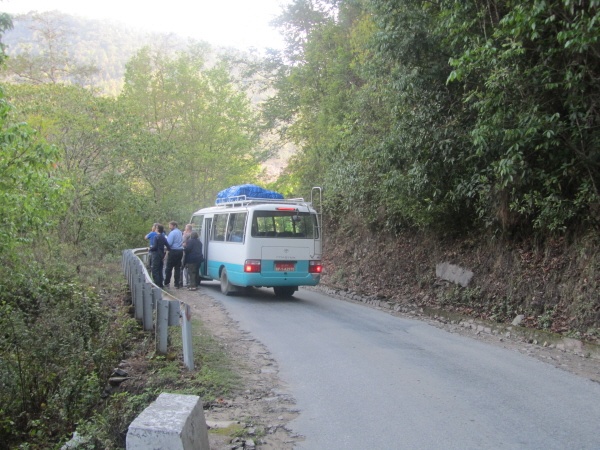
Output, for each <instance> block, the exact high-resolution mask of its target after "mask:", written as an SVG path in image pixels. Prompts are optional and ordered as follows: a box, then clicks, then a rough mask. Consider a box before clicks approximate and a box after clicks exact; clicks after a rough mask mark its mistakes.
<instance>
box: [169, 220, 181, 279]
mask: <svg viewBox="0 0 600 450" xmlns="http://www.w3.org/2000/svg"><path fill="white" fill-rule="evenodd" d="M169 229H170V230H171V232H170V233H169V236H167V242H168V243H169V247H170V249H171V250H170V251H169V253H168V255H167V268H166V273H165V287H169V283H170V282H171V275H172V272H173V269H175V288H177V289H180V288H181V287H182V283H181V258H183V236H182V234H181V231H180V230H179V228H177V222H175V221H171V222H169Z"/></svg>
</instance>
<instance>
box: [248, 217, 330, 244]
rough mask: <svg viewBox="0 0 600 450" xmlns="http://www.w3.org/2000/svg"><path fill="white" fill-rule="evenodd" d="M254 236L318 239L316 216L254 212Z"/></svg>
mask: <svg viewBox="0 0 600 450" xmlns="http://www.w3.org/2000/svg"><path fill="white" fill-rule="evenodd" d="M252 236H253V237H271V238H299V239H314V238H318V237H319V236H318V232H317V218H316V215H315V214H310V213H307V212H306V213H305V212H300V213H299V212H296V211H254V215H253V217H252Z"/></svg>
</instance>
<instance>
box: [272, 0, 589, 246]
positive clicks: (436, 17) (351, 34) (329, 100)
mask: <svg viewBox="0 0 600 450" xmlns="http://www.w3.org/2000/svg"><path fill="white" fill-rule="evenodd" d="M597 14H598V4H597V2H595V1H594V2H587V3H581V4H574V3H572V2H570V1H568V0H565V1H557V2H550V3H548V2H545V1H539V0H529V1H527V2H525V3H523V2H518V3H514V2H510V1H506V2H492V3H490V2H480V1H477V0H470V1H468V2H463V3H460V4H458V3H456V2H438V3H431V2H422V1H416V0H374V1H371V2H362V1H358V0H341V1H326V0H321V1H313V2H308V1H305V0H296V1H294V2H292V4H290V5H289V6H288V7H287V8H286V9H285V10H284V13H283V14H282V15H281V17H280V18H279V19H278V21H277V24H278V25H279V26H280V27H281V29H282V30H283V31H284V33H286V37H287V40H288V45H289V47H288V49H287V51H286V53H285V54H284V55H282V56H279V57H280V58H281V60H282V61H285V65H284V66H283V67H282V68H280V69H279V71H278V72H277V76H276V77H275V82H274V86H275V87H276V88H278V90H279V91H278V95H277V96H276V97H274V98H273V99H271V100H270V102H269V104H268V109H267V111H266V114H267V117H268V118H269V123H271V124H272V125H274V126H275V125H278V124H281V123H283V124H286V127H285V128H284V129H283V130H284V133H285V136H286V137H287V139H289V140H291V141H293V142H295V143H296V144H297V145H299V147H300V150H299V152H298V154H297V155H296V157H295V158H294V159H293V160H292V162H291V164H290V166H289V168H288V171H287V172H286V173H285V174H284V177H282V178H281V179H280V182H279V184H280V185H282V186H283V188H284V189H285V188H286V187H287V188H288V189H292V190H300V191H306V189H307V188H308V187H309V186H311V185H315V184H318V185H324V186H325V187H326V192H327V199H328V204H329V208H330V212H331V213H333V214H338V213H345V212H347V211H356V210H358V211H359V212H360V213H361V214H362V215H363V216H364V218H365V220H366V222H367V223H369V224H371V225H374V226H380V227H382V229H387V230H390V231H396V232H397V231H398V230H399V229H402V228H405V227H421V228H428V229H434V230H441V231H444V232H448V231H461V232H464V231H467V230H474V229H478V228H483V227H490V228H491V230H493V231H496V230H500V231H503V232H510V233H520V234H521V235H528V234H531V233H538V234H539V235H542V236H544V235H545V236H548V235H549V234H552V233H556V232H564V231H566V230H567V229H568V228H569V227H572V226H574V225H576V224H577V225H578V226H580V227H581V226H582V225H583V226H582V229H581V230H580V231H583V228H585V227H589V226H597V225H598V208H599V206H600V204H599V200H600V199H599V192H598V189H597V186H598V183H599V181H600V173H599V172H598V168H599V167H598V131H597V130H598V126H597V125H598V112H597V104H598V99H597V96H598V86H597V79H598V58H599V56H600V52H599V51H598V48H597V47H598V38H599V33H600V28H598V27H597V26H595V21H596V18H597Z"/></svg>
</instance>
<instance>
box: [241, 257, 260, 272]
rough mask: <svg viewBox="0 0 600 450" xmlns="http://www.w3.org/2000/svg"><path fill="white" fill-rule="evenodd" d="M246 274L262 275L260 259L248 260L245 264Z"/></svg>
mask: <svg viewBox="0 0 600 450" xmlns="http://www.w3.org/2000/svg"><path fill="white" fill-rule="evenodd" d="M244 272H249V273H260V259H247V260H246V262H245V263H244Z"/></svg>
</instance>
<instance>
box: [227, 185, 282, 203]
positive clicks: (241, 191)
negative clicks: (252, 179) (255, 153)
mask: <svg viewBox="0 0 600 450" xmlns="http://www.w3.org/2000/svg"><path fill="white" fill-rule="evenodd" d="M243 196H246V198H247V199H251V198H269V199H275V200H283V199H284V198H285V197H284V196H283V195H282V194H280V193H278V192H273V191H268V190H267V189H263V188H261V187H260V186H256V185H255V184H242V185H239V186H231V187H229V188H227V189H223V190H222V191H221V192H219V193H218V194H217V201H216V203H223V202H226V201H235V200H240V199H241V198H242V197H243Z"/></svg>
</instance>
